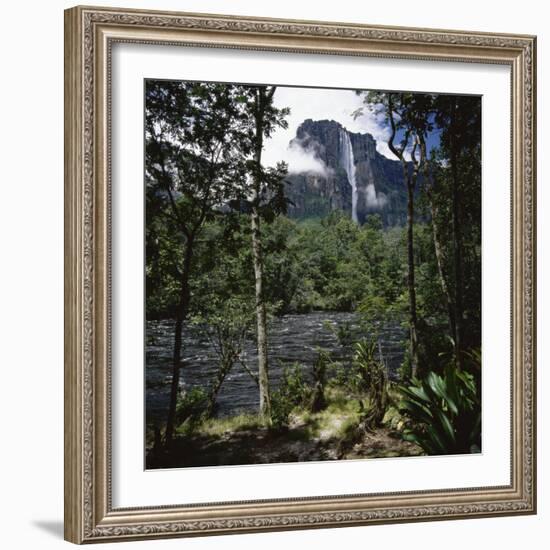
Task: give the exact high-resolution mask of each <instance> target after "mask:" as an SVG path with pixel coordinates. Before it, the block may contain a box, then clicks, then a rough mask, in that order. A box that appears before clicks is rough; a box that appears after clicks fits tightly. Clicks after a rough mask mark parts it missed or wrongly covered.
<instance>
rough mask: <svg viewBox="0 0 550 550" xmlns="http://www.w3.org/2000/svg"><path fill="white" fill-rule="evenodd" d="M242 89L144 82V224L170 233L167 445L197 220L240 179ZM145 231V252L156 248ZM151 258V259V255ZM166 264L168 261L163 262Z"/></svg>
mask: <svg viewBox="0 0 550 550" xmlns="http://www.w3.org/2000/svg"><path fill="white" fill-rule="evenodd" d="M241 94H242V87H239V86H227V85H225V84H207V83H187V82H175V81H156V80H150V81H147V85H146V113H145V120H146V148H145V155H146V186H147V190H146V192H147V201H148V206H151V208H150V209H149V210H148V219H147V226H148V227H149V226H150V227H152V228H154V227H155V222H154V219H155V218H157V217H158V216H160V217H161V218H162V219H163V220H164V221H165V222H166V223H167V224H170V225H171V228H172V229H173V230H174V232H175V236H174V237H171V238H170V239H168V240H166V242H167V243H169V244H171V245H172V246H174V247H175V249H174V250H172V251H170V253H168V254H165V257H166V256H170V255H172V257H173V261H172V263H171V265H169V266H168V267H169V270H170V272H171V273H172V274H173V276H174V278H175V281H174V282H175V287H176V295H177V298H176V304H175V306H174V308H173V309H174V311H173V316H174V320H175V327H174V348H173V359H172V380H171V386H170V401H169V407H168V412H167V419H166V430H165V443H166V445H167V446H168V445H170V443H171V441H172V438H173V434H174V429H175V422H176V407H177V398H178V392H179V380H180V369H181V367H182V344H183V335H182V331H183V326H184V323H185V321H186V320H187V318H188V315H189V310H190V305H191V292H190V284H189V282H190V277H191V273H192V270H193V260H194V252H195V247H196V243H197V240H198V238H199V235H200V233H201V231H202V228H203V226H204V223H205V222H206V221H207V220H208V219H210V218H212V217H213V216H215V215H216V214H217V209H218V208H219V207H220V206H221V205H223V204H225V203H226V202H227V201H228V200H230V199H232V198H234V197H235V195H236V193H237V191H236V189H235V187H236V185H238V183H237V182H240V181H242V179H243V170H244V168H243V161H242V154H241V152H240V151H241V148H240V147H239V145H240V144H241V143H243V140H244V139H245V133H243V128H244V124H245V123H246V117H245V114H244V110H243V108H242V104H241V103H240V102H239V101H237V100H236V98H237V96H240V95H241ZM154 236H155V235H154V230H152V232H150V233H148V234H147V238H148V242H147V246H148V248H149V249H154V248H155V246H158V243H155V242H152V239H153V240H154ZM153 257H154V255H153ZM168 263H170V260H168Z"/></svg>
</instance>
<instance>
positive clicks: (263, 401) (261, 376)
mask: <svg viewBox="0 0 550 550" xmlns="http://www.w3.org/2000/svg"><path fill="white" fill-rule="evenodd" d="M252 255H253V258H254V281H255V290H256V326H257V345H258V383H259V387H260V414H261V415H262V417H263V418H264V419H266V420H269V419H270V418H271V400H270V396H269V370H268V362H267V315H266V308H265V301H264V288H263V284H264V281H263V279H264V267H263V257H262V245H261V231H260V216H259V214H258V209H257V208H256V207H254V208H253V209H252Z"/></svg>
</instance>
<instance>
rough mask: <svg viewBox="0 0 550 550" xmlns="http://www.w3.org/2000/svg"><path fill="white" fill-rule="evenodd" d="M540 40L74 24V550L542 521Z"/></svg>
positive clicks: (69, 277)
mask: <svg viewBox="0 0 550 550" xmlns="http://www.w3.org/2000/svg"><path fill="white" fill-rule="evenodd" d="M535 46H536V39H535V37H533V36H523V35H521V36H520V35H500V34H488V33H478V32H463V31H460V32H459V31H448V30H445V31H443V30H428V29H416V28H415V29H408V28H394V27H371V26H364V25H356V24H345V23H327V22H310V21H288V20H269V19H258V18H244V17H230V16H220V15H204V14H187V13H166V12H153V11H138V10H127V9H120V10H119V9H112V8H88V7H75V8H71V9H69V10H67V11H66V12H65V262H66V263H65V538H66V539H67V540H69V541H71V542H75V543H84V542H103V541H124V540H133V539H146V538H161V537H175V536H194V535H209V534H220V533H226V534H229V533H242V532H252V531H255V532H256V531H269V530H283V529H303V528H313V527H338V526H351V525H366V524H374V523H389V522H405V521H427V520H435V519H456V518H474V517H487V516H496V515H512V514H533V513H535V511H536V494H535V488H536V483H535V475H536V465H535V435H536V434H535V333H536V331H535V321H536V319H535V303H536V302H535V250H536V246H535V222H536V219H535V207H536V197H535V154H536V152H535V104H534V102H535V97H536V93H535V66H536V59H535Z"/></svg>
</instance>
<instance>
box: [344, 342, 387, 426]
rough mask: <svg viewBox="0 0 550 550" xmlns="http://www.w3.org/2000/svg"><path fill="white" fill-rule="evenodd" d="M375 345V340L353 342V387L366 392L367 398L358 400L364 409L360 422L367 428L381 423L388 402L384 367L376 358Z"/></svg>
mask: <svg viewBox="0 0 550 550" xmlns="http://www.w3.org/2000/svg"><path fill="white" fill-rule="evenodd" d="M376 347H377V341H376V340H371V341H369V340H362V341H361V342H357V343H356V344H355V354H354V356H353V366H354V369H355V376H354V385H355V388H356V390H357V391H359V392H361V393H365V394H367V400H364V401H360V406H361V409H362V410H363V411H364V413H363V415H362V416H363V419H362V424H363V425H364V427H365V428H367V429H372V428H375V427H376V426H379V425H380V424H381V422H382V419H383V418H384V414H385V412H386V407H387V404H388V389H387V380H386V369H385V366H384V364H383V363H382V361H381V360H379V359H377V358H376Z"/></svg>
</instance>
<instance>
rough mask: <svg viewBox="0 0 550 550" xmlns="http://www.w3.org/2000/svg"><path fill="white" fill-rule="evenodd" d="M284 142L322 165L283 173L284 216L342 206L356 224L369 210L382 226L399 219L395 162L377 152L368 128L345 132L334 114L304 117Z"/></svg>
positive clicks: (400, 188)
mask: <svg viewBox="0 0 550 550" xmlns="http://www.w3.org/2000/svg"><path fill="white" fill-rule="evenodd" d="M289 146H290V147H291V148H301V149H302V150H303V152H304V153H305V154H308V155H313V156H314V157H315V158H316V159H317V160H318V161H319V165H320V166H324V169H323V170H307V171H303V172H300V173H293V174H290V175H289V176H288V178H287V180H288V181H289V183H290V185H289V186H288V188H287V195H288V197H289V199H290V200H291V202H292V204H291V205H290V206H289V216H291V217H294V218H309V217H318V216H323V215H326V214H328V213H329V212H331V211H332V210H343V211H344V212H347V213H349V215H350V217H352V218H353V219H354V220H356V221H357V222H358V223H360V224H363V223H364V222H365V220H366V218H367V216H368V215H369V214H372V213H377V214H379V215H380V217H381V219H382V221H383V223H384V225H386V226H391V225H402V224H404V223H405V221H406V217H407V208H406V207H407V192H406V189H405V186H404V184H403V179H402V178H403V175H402V174H403V173H402V167H401V164H400V163H399V162H398V161H393V160H390V159H388V158H386V157H385V156H384V155H382V154H380V153H379V152H378V151H377V150H376V141H375V139H374V138H373V137H372V136H371V135H370V134H367V133H365V134H359V133H353V132H349V131H348V130H347V129H346V128H344V127H343V126H342V125H341V124H340V123H338V122H336V121H334V120H316V121H314V120H311V119H307V120H305V121H304V122H302V124H301V125H300V126H299V127H298V129H297V131H296V137H295V138H294V139H293V140H292V141H291V142H290V145H289Z"/></svg>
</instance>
